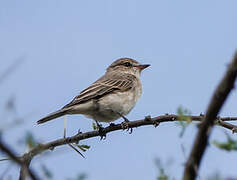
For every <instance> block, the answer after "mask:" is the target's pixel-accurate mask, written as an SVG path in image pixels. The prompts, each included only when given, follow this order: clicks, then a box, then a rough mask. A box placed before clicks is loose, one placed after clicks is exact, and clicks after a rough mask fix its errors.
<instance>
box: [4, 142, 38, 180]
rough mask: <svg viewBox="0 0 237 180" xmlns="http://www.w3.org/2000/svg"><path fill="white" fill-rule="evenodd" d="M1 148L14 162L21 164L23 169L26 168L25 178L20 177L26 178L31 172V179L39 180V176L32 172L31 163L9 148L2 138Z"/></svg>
mask: <svg viewBox="0 0 237 180" xmlns="http://www.w3.org/2000/svg"><path fill="white" fill-rule="evenodd" d="M0 150H1V151H2V152H4V153H6V154H7V155H8V156H9V157H10V158H11V159H12V160H13V161H14V162H16V163H17V164H19V165H20V166H21V169H24V178H23V176H22V178H21V177H20V179H22V180H23V179H25V177H26V175H27V174H29V176H30V177H31V179H33V180H37V179H38V178H37V177H36V176H35V174H34V173H33V172H32V170H30V169H29V164H28V165H27V164H26V162H24V161H23V160H22V159H21V158H18V157H17V156H16V155H15V154H14V153H13V152H12V151H11V150H10V148H8V147H7V146H6V145H5V144H3V142H2V141H1V140H0Z"/></svg>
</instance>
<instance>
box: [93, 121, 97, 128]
mask: <svg viewBox="0 0 237 180" xmlns="http://www.w3.org/2000/svg"><path fill="white" fill-rule="evenodd" d="M92 128H93V130H97V125H96V123H95V122H92Z"/></svg>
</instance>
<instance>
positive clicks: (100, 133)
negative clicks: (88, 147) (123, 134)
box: [97, 124, 106, 140]
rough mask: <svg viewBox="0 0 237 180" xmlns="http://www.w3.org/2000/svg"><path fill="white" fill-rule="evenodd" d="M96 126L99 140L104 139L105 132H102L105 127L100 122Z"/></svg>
mask: <svg viewBox="0 0 237 180" xmlns="http://www.w3.org/2000/svg"><path fill="white" fill-rule="evenodd" d="M97 128H98V132H99V136H100V140H104V139H106V133H105V132H104V129H105V128H103V127H102V125H100V124H97Z"/></svg>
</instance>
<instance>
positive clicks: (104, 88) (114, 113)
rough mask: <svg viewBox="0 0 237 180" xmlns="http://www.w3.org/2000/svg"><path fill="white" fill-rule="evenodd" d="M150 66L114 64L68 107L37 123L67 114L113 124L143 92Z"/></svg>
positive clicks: (126, 61)
mask: <svg viewBox="0 0 237 180" xmlns="http://www.w3.org/2000/svg"><path fill="white" fill-rule="evenodd" d="M148 66H150V65H149V64H139V63H138V62H137V61H135V60H133V59H130V58H121V59H118V60H116V61H114V62H113V63H112V64H111V65H110V66H109V67H108V68H107V70H106V73H105V74H104V75H103V76H102V77H101V78H100V79H98V80H97V81H95V82H94V83H93V84H91V85H90V86H89V87H88V88H86V89H85V90H83V91H81V93H80V94H79V95H78V96H76V97H75V98H74V99H73V100H72V101H71V102H70V103H69V104H67V105H66V106H64V107H63V108H62V109H60V110H58V111H56V112H53V113H51V114H49V115H48V116H46V117H44V118H42V119H40V120H38V121H37V123H38V124H41V123H45V122H47V121H50V120H53V119H55V118H58V117H60V116H63V115H66V114H82V115H85V116H87V117H88V118H91V119H94V120H95V121H96V123H97V125H98V122H112V121H115V120H116V119H118V118H120V117H122V118H124V120H127V119H126V117H125V115H127V114H128V113H129V112H130V111H131V110H132V108H133V107H134V106H135V104H136V103H137V100H138V99H139V97H140V96H141V93H142V84H141V82H140V74H141V71H142V70H143V69H145V68H147V67H148Z"/></svg>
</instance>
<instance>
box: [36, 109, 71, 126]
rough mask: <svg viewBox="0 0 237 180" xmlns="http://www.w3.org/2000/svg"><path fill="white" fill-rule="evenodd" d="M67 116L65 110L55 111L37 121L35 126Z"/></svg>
mask: <svg viewBox="0 0 237 180" xmlns="http://www.w3.org/2000/svg"><path fill="white" fill-rule="evenodd" d="M65 114H67V109H60V110H58V111H55V112H53V113H51V114H49V115H48V116H46V117H44V118H42V119H40V120H38V121H37V124H42V123H45V122H47V121H50V120H53V119H56V118H58V117H61V116H63V115H65Z"/></svg>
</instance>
